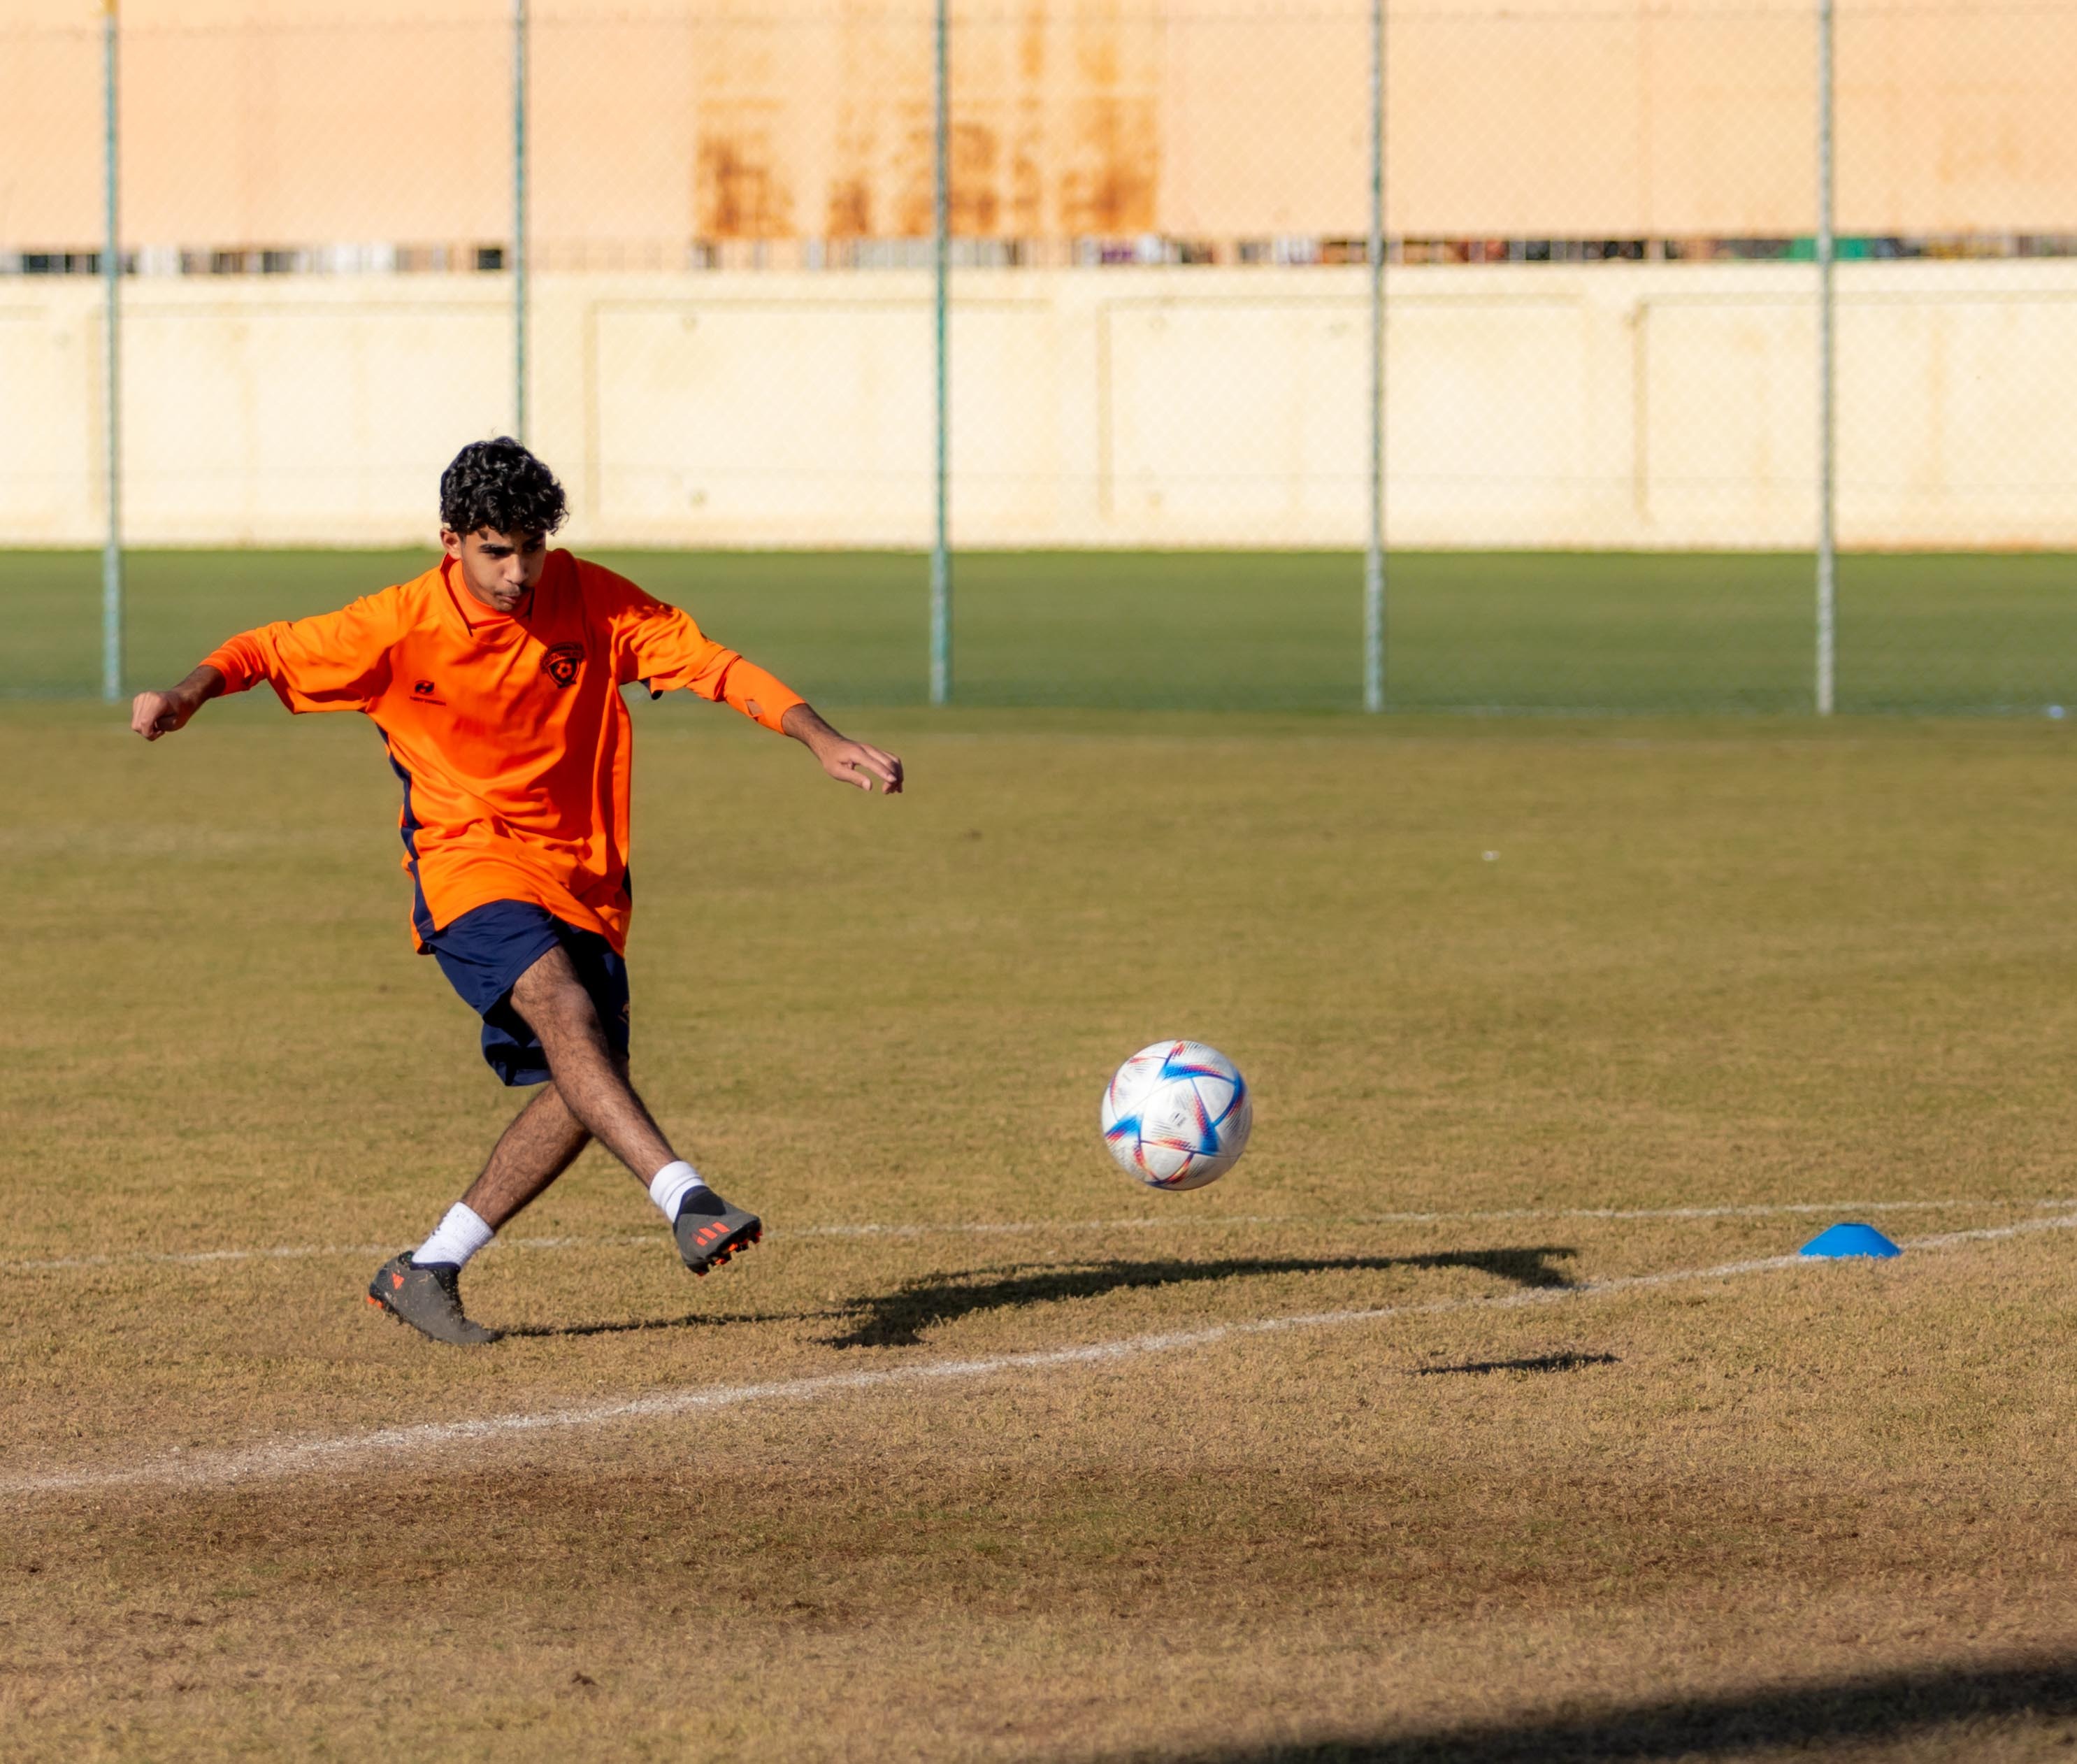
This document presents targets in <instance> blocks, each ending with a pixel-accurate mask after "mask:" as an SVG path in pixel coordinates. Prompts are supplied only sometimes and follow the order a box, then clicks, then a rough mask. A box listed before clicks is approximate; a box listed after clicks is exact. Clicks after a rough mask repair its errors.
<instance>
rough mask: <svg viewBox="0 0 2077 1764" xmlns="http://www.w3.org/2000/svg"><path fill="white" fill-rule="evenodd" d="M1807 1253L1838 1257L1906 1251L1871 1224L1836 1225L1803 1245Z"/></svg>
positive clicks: (1897, 1253)
mask: <svg viewBox="0 0 2077 1764" xmlns="http://www.w3.org/2000/svg"><path fill="white" fill-rule="evenodd" d="M1803 1254H1805V1255H1817V1256H1825V1257H1828V1258H1830V1259H1835V1260H1836V1259H1838V1258H1840V1257H1842V1256H1850V1255H1878V1256H1892V1255H1902V1254H1904V1251H1903V1250H1900V1249H1899V1248H1898V1247H1897V1246H1896V1245H1895V1244H1894V1243H1892V1242H1890V1241H1889V1239H1888V1238H1886V1237H1884V1236H1883V1234H1882V1233H1881V1232H1879V1231H1878V1230H1876V1229H1875V1227H1874V1226H1873V1225H1852V1224H1846V1225H1833V1226H1831V1227H1830V1228H1829V1229H1826V1230H1823V1231H1821V1232H1819V1233H1818V1234H1817V1236H1816V1237H1814V1238H1812V1239H1811V1240H1810V1241H1809V1242H1808V1243H1806V1244H1804V1246H1803Z"/></svg>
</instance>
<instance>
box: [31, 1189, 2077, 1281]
mask: <svg viewBox="0 0 2077 1764" xmlns="http://www.w3.org/2000/svg"><path fill="white" fill-rule="evenodd" d="M2000 1207H2018V1208H2024V1209H2033V1210H2034V1211H2037V1212H2056V1211H2059V1210H2062V1209H2070V1208H2077V1198H2071V1199H2066V1200H1963V1199H1960V1198H1953V1199H1948V1200H1795V1201H1774V1202H1763V1203H1759V1204H1753V1205H1749V1206H1713V1207H1505V1208H1500V1209H1493V1210H1490V1211H1487V1212H1483V1213H1355V1214H1350V1215H1347V1216H1343V1217H1327V1216H1325V1215H1321V1214H1314V1213H1211V1214H1205V1215H1201V1216H1192V1215H1180V1216H1178V1217H1175V1218H1172V1219H1032V1220H1006V1221H1001V1222H1000V1223H978V1224H967V1225H961V1224H948V1225H902V1224H890V1225H871V1224H860V1225H796V1226H794V1227H793V1228H792V1229H788V1230H785V1231H770V1232H768V1233H766V1234H765V1235H766V1237H767V1238H768V1240H769V1241H772V1242H776V1241H778V1240H780V1239H782V1238H932V1237H974V1238H993V1237H1044V1236H1048V1235H1051V1234H1055V1233H1076V1232H1088V1231H1104V1232H1110V1231H1169V1230H1176V1229H1184V1230H1207V1229H1221V1228H1234V1229H1238V1228H1239V1227H1242V1226H1255V1225H1317V1226H1322V1227H1326V1226H1344V1225H1469V1224H1492V1223H1498V1222H1505V1221H1534V1220H1538V1219H1547V1220H1554V1221H1555V1220H1563V1219H1608V1220H1618V1221H1620V1220H1630V1219H1634V1220H1650V1219H1763V1218H1770V1217H1780V1216H1783V1215H1792V1214H1802V1213H1808V1214H1831V1215H1833V1216H1834V1217H1840V1218H1844V1217H1847V1216H1849V1215H1850V1214H1853V1213H1921V1212H1941V1211H1950V1210H1955V1209H1961V1210H1967V1209H1987V1210H1988V1209H1996V1208H2000ZM663 1236H664V1232H663V1227H662V1226H661V1225H659V1226H658V1227H657V1228H656V1230H654V1231H648V1232H631V1233H626V1234H621V1235H618V1236H614V1237H604V1238H500V1239H498V1240H497V1242H496V1243H493V1245H492V1246H491V1248H492V1249H493V1250H494V1249H498V1248H501V1247H502V1248H505V1249H512V1250H609V1249H623V1248H627V1247H630V1246H637V1245H639V1246H642V1247H644V1248H653V1247H654V1246H656V1244H657V1243H659V1242H662V1241H663ZM396 1252H397V1246H396V1245H395V1244H394V1243H283V1244H276V1245H274V1246H272V1247H269V1248H264V1249H254V1250H123V1251H120V1252H116V1253H111V1254H103V1255H60V1256H46V1257H42V1258H39V1259H19V1260H13V1261H0V1273H15V1274H47V1273H55V1272H60V1271H64V1270H66V1269H69V1268H114V1267H181V1268H193V1267H210V1266H211V1265H212V1264H214V1263H219V1262H301V1261H306V1260H309V1259H311V1258H313V1257H320V1256H368V1255H374V1256H387V1255H393V1254H396Z"/></svg>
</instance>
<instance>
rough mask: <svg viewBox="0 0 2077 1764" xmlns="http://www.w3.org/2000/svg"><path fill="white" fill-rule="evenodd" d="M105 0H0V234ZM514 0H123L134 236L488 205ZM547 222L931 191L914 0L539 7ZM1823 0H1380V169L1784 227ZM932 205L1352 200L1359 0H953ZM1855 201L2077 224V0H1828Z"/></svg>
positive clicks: (74, 226) (1897, 214) (74, 89)
mask: <svg viewBox="0 0 2077 1764" xmlns="http://www.w3.org/2000/svg"><path fill="white" fill-rule="evenodd" d="M98 10H99V9H98V4H97V3H96V0H0V168H4V169H0V249H5V248H24V247H30V248H63V247H76V248H89V247H90V246H91V245H92V244H93V243H94V240H95V239H97V238H98V236H99V231H100V221H99V206H98V204H99V185H98V156H99V131H100V93H99V72H98V65H99V60H98V58H99V47H98V16H97V15H98ZM509 11H510V9H509V6H508V4H507V0H435V3H434V4H432V5H431V6H422V7H414V8H405V7H397V8H395V9H393V10H388V11H385V10H381V9H375V8H356V7H352V6H344V5H342V4H341V3H340V0H124V5H123V31H124V36H123V129H124V137H125V141H126V144H127V152H126V158H125V166H126V192H125V202H124V227H125V231H126V233H127V236H128V237H129V238H130V239H131V240H132V241H134V242H135V243H137V244H139V245H144V246H187V247H191V248H207V247H210V246H237V245H244V246H265V245H280V246H298V245H322V244H327V243H346V242H352V241H386V242H389V243H465V242H469V241H478V242H482V243H495V242H497V241H499V240H501V239H503V238H504V237H505V235H506V231H507V228H508V226H509V212H510V208H509V195H508V181H507V162H506V151H507V144H508V139H509V132H510V122H509V110H508V106H509V97H508V88H507V85H506V72H507V56H508V53H509V48H508V43H509V35H508V32H509V27H508V24H507V19H508V18H509ZM1812 12H1813V7H1812V5H1811V3H1810V0H1753V3H1750V4H1746V5H1741V6H1736V7H1730V8H1726V7H1725V6H1723V5H1722V3H1721V0H1618V3H1614V4H1611V5H1609V6H1606V7H1604V8H1599V9H1596V8H1583V7H1581V6H1579V5H1578V4H1576V0H1506V3H1505V4H1503V3H1501V0H1476V3H1474V0H1394V4H1393V5H1392V7H1391V9H1390V21H1391V23H1390V30H1391V54H1390V73H1389V80H1390V86H1389V105H1388V114H1389V117H1390V127H1389V143H1388V148H1389V152H1388V160H1389V166H1390V173H1389V180H1388V182H1389V189H1388V206H1389V211H1390V227H1391V230H1392V231H1393V232H1395V233H1399V234H1407V235H1515V236H1530V237H1548V236H1559V237H1565V236H1614V237H1640V236H1658V235H1665V236H1679V235H1702V234H1720V235H1721V234H1727V235H1741V234H1746V235H1750V234H1759V235H1792V234H1800V233H1806V232H1809V231H1811V229H1812V227H1813V213H1814V194H1813V191H1814V182H1815V167H1814V132H1815V127H1814V120H1813V117H1814V106H1815V98H1814V91H1815V87H1814V83H1813V77H1814V56H1815V44H1816V39H1815V31H1814V27H1813V19H1812ZM930 15H931V4H930V0H785V3H784V4H780V3H779V0H697V3H688V4H678V5H669V4H663V3H659V0H635V3H632V4H630V3H628V0H557V3H556V4H555V5H553V6H546V5H543V6H537V7H536V8H535V17H536V20H537V22H536V23H535V29H534V40H533V41H534V47H533V55H532V63H531V64H532V70H533V98H532V110H531V114H532V130H533V174H534V202H533V217H534V230H535V241H536V243H537V246H538V247H539V249H540V250H541V252H543V253H544V256H545V260H546V261H547V263H548V264H552V265H553V264H564V265H567V266H570V267H585V268H597V267H614V266H615V265H616V264H623V263H624V264H629V265H631V266H637V267H641V266H647V265H650V264H654V265H656V266H658V267H676V266H678V265H680V264H683V263H684V262H685V254H686V252H687V249H688V247H689V245H690V244H691V243H692V242H693V241H694V240H702V241H726V240H759V239H767V240H768V239H795V238H813V239H849V238H855V237H878V238H887V237H894V236H903V235H906V236H914V235H919V234H922V233H925V232H926V231H928V227H929V205H930V139H931V137H930V28H929V23H930ZM952 18H953V28H954V31H955V50H954V56H953V124H954V176H953V217H952V218H953V225H954V227H955V231H957V232H959V233H960V234H962V235H972V236H992V237H997V238H1015V239H1063V238H1069V237H1076V236H1090V235H1111V236H1118V235H1132V234H1137V233H1141V232H1144V231H1158V232H1161V233H1164V234H1168V235H1172V236H1176V237H1181V238H1187V239H1207V240H1212V241H1221V240H1231V239H1250V238H1261V237H1264V236H1267V235H1272V234H1279V233H1287V234H1313V235H1342V236H1350V235H1359V234H1360V233H1362V232H1363V230H1364V227H1365V224H1366V217H1367V212H1368V210H1367V182H1366V179H1367V167H1368V154H1367V79H1368V64H1369V63H1368V22H1367V21H1368V8H1367V6H1366V5H1365V4H1363V0H1302V3H1298V0H1217V3H1216V4H1213V3H1210V0H1159V3H1154V4H1139V3H1134V4H1133V5H1130V6H1127V5H1126V4H1124V3H1123V0H1027V3H1021V4H1019V5H1018V6H1004V5H1002V4H1001V3H1000V0H954V3H953V6H952ZM1839 20H1840V22H1839V29H1838V126H1839V139H1840V144H1841V145H1840V155H1839V164H1838V172H1839V186H1838V202H1839V220H1840V223H1841V225H1842V227H1844V228H1845V229H1846V231H1850V232H1871V233H1893V232H1902V233H1928V232H1955V231H1971V232H2051V233H2053V232H2077V106H2073V105H2072V104H2071V102H2069V100H2068V92H2067V85H2068V71H2069V69H2071V67H2072V66H2073V65H2077V7H2067V6H2013V5H2012V4H2011V3H2010V0H1942V4H1940V5H1938V6H1909V7H1899V6H1896V5H1895V4H1894V3H1893V0H1839Z"/></svg>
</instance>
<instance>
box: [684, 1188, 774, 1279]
mask: <svg viewBox="0 0 2077 1764" xmlns="http://www.w3.org/2000/svg"><path fill="white" fill-rule="evenodd" d="M671 1232H672V1235H673V1236H674V1237H676V1238H677V1240H678V1254H680V1255H681V1256H683V1257H684V1258H685V1266H686V1267H689V1268H690V1269H691V1270H692V1271H693V1273H695V1274H705V1273H706V1271H707V1270H708V1269H709V1268H718V1267H720V1266H721V1265H722V1263H724V1262H726V1260H727V1259H729V1258H730V1256H732V1255H734V1254H735V1252H736V1251H737V1250H747V1249H748V1248H749V1247H750V1246H751V1244H753V1243H755V1242H757V1240H758V1239H759V1238H761V1237H763V1236H764V1221H763V1220H762V1219H760V1218H759V1217H757V1215H756V1214H755V1213H745V1212H744V1211H743V1209H742V1208H740V1207H732V1206H730V1204H728V1203H727V1202H726V1200H722V1197H721V1196H719V1195H718V1194H716V1193H715V1192H714V1190H713V1189H711V1188H695V1189H693V1192H691V1193H690V1194H689V1195H687V1196H685V1200H683V1202H681V1204H680V1205H679V1208H678V1218H677V1222H676V1224H675V1225H672V1227H671Z"/></svg>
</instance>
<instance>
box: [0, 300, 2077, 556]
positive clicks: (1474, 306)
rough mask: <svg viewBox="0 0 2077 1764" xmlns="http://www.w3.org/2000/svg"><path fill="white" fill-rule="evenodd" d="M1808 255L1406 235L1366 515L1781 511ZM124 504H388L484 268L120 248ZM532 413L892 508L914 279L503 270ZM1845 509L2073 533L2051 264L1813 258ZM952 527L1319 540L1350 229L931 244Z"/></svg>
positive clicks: (58, 515) (2072, 363)
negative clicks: (947, 265)
mask: <svg viewBox="0 0 2077 1764" xmlns="http://www.w3.org/2000/svg"><path fill="white" fill-rule="evenodd" d="M1812 288H1813V278H1812V275H1811V273H1810V271H1809V269H1808V268H1790V267H1786V266H1771V265H1690V264H1600V265H1585V266H1577V267H1567V266H1561V265H1549V266H1544V265H1524V266H1519V267H1514V268H1492V267H1488V268H1471V267H1463V268H1443V267H1438V268H1408V269H1405V270H1401V271H1395V272H1394V273H1393V274H1392V278H1391V283H1390V300H1391V308H1392V318H1391V322H1390V327H1389V335H1390V354H1389V389H1388V409H1389V413H1390V422H1389V428H1388V435H1389V448H1390V472H1389V488H1390V510H1391V523H1390V524H1391V530H1392V538H1393V539H1394V542H1395V543H1400V544H1403V545H1424V546H1425V545H1443V546H1489V545H1491V546H1580V547H1721V546H1729V547H1742V546H1763V547H1794V546H1800V545H1804V544H1807V543H1809V540H1810V536H1811V532H1812V524H1813V489H1812V481H1813V473H1814V459H1815V431H1816V404H1815V397H1814V389H1813V353H1814V346H1815V330H1814V324H1813V306H1812ZM129 293H130V305H129V307H128V309H127V312H128V316H127V331H126V339H127V347H126V352H125V375H126V392H127V424H128V426H127V434H126V456H127V462H128V492H127V496H128V506H127V518H128V526H129V531H130V535H131V538H132V539H134V540H135V541H137V542H138V543H181V544H224V543H237V544H243V543H252V544H267V543H313V544H332V543H389V542H398V541H408V540H414V539H422V537H423V536H424V535H425V534H426V532H427V528H428V525H429V523H430V521H431V509H432V502H433V495H434V485H435V479H436V476H437V474H438V472H439V468H440V467H441V466H442V465H443V464H444V463H445V461H446V460H447V459H448V458H449V457H450V456H452V453H453V451H455V449H456V448H457V447H460V445H461V444H462V443H464V442H466V441H468V440H469V439H472V438H474V437H476V436H478V435H485V434H489V433H493V432H495V431H497V430H498V429H500V428H501V427H502V426H505V425H506V424H507V423H508V422H509V421H510V414H509V412H510V406H509V397H508V369H509V360H510V317H509V313H508V310H507V309H506V306H505V305H504V303H503V297H504V295H505V293H506V288H505V286H504V285H503V283H502V279H501V278H497V277H472V278H446V277H402V278H395V279H389V280H380V279H376V278H366V277H364V278H323V277H313V278H298V277H266V278H253V279H243V278H232V277H225V278H204V279H198V280H169V281H152V280H146V281H140V282H138V283H135V284H133V285H131V289H130V290H129ZM1840 293H1841V306H1840V343H1841V372H1840V385H1839V393H1840V520H1841V530H1842V538H1843V539H1844V540H1845V542H1846V543H1848V544H1850V545H1883V546H1892V545H1901V546H1946V545H1955V546H1974V545H2019V546H2024V545H2042V546H2071V545H2077V264H2068V263H2064V262H2059V261H2037V262H2000V263H1983V264H1854V265H1846V266H1842V269H1841V272H1840ZM928 296H929V289H928V284H927V281H926V279H925V278H924V277H921V276H911V275H909V274H906V273H898V272H888V273H872V274H868V273H858V274H824V275H821V276H807V275H801V276H777V275H771V274H764V275H750V274H744V275H730V274H725V273H709V274H703V275H674V276H664V275H650V276H631V275H630V276H620V277H553V276H551V277H543V278H542V279H541V281H540V283H539V308H538V310H537V314H536V319H535V336H534V342H535V360H536V362H537V363H538V364H539V372H538V374H537V376H536V379H535V389H534V399H535V430H534V439H535V443H536V445H537V446H538V447H539V448H540V450H541V451H543V454H544V455H545V456H547V458H548V459H549V460H551V461H552V463H553V464H555V465H556V468H557V469H558V470H559V471H560V472H562V474H563V475H564V478H565V480H566V481H567V482H568V485H569V487H570V489H571V491H572V496H573V498H574V501H575V505H576V519H575V522H574V523H573V526H572V537H573V538H574V539H577V540H578V541H579V542H581V543H605V542H612V543H629V544H644V545H665V546H734V545H752V546H764V545H779V546H787V545H812V546H842V545H896V546H901V545H922V543H925V542H926V539H927V536H928V534H929V530H930V458H931V442H930V309H929V302H928ZM1364 310H1365V309H1364V302H1363V273H1362V272H1361V271H1360V270H1359V269H1351V270H1341V269H1334V268H1324V269H1292V270H1271V269H1259V270H1212V269H1160V268H1148V269H1109V270H1091V271H1059V272H1043V273H1034V272H1021V273H1020V272H979V271H976V272H969V273H962V274H961V275H960V276H959V277H958V278H957V285H956V307H955V314H954V318H953V324H952V349H953V357H954V363H955V372H954V388H955V391H954V398H953V406H952V435H953V447H952V459H953V468H954V474H955V499H954V505H955V518H954V529H955V538H956V539H957V541H958V543H961V544H963V545H968V546H1048V545H1068V546H1084V545H1122V546H1213V545H1237V546H1280V545H1352V544H1355V543H1359V539H1360V536H1361V534H1362V531H1363V505H1364V503H1363V497H1364V488H1363V485H1364V479H1363V472H1364V460H1365V457H1366V426H1365V417H1364V397H1365V389H1366V384H1367V382H1366V373H1365V359H1366V358H1365V339H1364V331H1363V324H1364ZM97 336H98V296H97V293H96V291H95V289H94V287H93V285H90V284H88V283H85V282H84V281H72V280H69V279H51V280H48V281H45V280H41V279H36V280H29V279H23V280H20V281H14V282H10V283H5V284H0V408H4V409H6V410H7V411H8V412H10V421H9V422H6V423H5V424H0V535H4V536H5V539H6V542H7V543H14V544H77V543H92V542H94V540H95V539H98V536H99V532H100V522H101V519H102V514H101V510H100V505H99V491H98V450H99V448H100V446H101V436H100V429H99V419H98V410H99V391H98V386H99V381H98V374H99V353H98V343H97Z"/></svg>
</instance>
